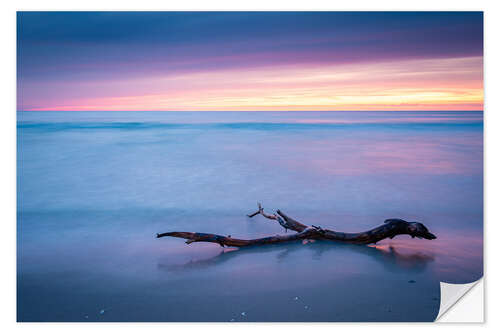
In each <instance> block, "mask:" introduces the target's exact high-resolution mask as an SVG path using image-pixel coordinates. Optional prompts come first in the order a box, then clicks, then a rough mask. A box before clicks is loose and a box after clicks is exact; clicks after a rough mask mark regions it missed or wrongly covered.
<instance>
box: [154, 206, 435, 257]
mask: <svg viewBox="0 0 500 333" xmlns="http://www.w3.org/2000/svg"><path fill="white" fill-rule="evenodd" d="M256 215H262V216H264V217H265V218H267V219H270V220H276V221H278V223H279V224H280V225H281V226H282V227H283V228H285V231H286V230H287V229H290V230H293V231H296V232H297V233H296V234H290V235H276V236H271V237H265V238H257V239H238V238H232V237H231V236H221V235H216V234H205V233H197V232H175V231H174V232H166V233H162V234H156V237H157V238H160V237H166V236H168V237H177V238H184V239H187V240H186V244H191V243H194V242H211V243H217V244H219V245H220V246H222V247H224V246H237V247H244V246H252V245H264V244H277V243H283V242H291V241H297V240H303V239H318V240H330V241H337V242H345V243H351V244H371V243H377V242H378V241H381V240H382V239H385V238H394V237H395V236H397V235H410V236H412V237H417V238H425V239H429V240H432V239H435V238H436V236H435V235H433V234H432V233H430V232H429V230H428V229H427V228H426V227H425V226H424V225H423V224H422V223H420V222H407V221H405V220H401V219H388V220H385V222H384V224H383V225H381V226H379V227H376V228H373V229H370V230H368V231H364V232H359V233H345V232H338V231H333V230H328V229H323V228H321V227H318V226H314V225H312V226H311V227H309V226H307V225H305V224H302V223H300V222H298V221H296V220H294V219H292V218H291V217H289V216H287V215H285V214H284V213H283V212H281V211H280V210H278V211H277V212H276V214H267V213H265V212H264V208H262V205H261V204H260V203H259V204H258V210H257V211H256V212H255V213H252V214H249V215H247V216H248V217H250V218H251V217H254V216H256Z"/></svg>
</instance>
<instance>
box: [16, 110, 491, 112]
mask: <svg viewBox="0 0 500 333" xmlns="http://www.w3.org/2000/svg"><path fill="white" fill-rule="evenodd" d="M16 112H484V109H482V110H17V111H16Z"/></svg>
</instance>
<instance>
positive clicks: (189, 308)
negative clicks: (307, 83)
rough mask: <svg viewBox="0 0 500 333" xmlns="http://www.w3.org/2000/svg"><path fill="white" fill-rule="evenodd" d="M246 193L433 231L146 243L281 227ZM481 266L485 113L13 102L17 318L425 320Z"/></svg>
mask: <svg viewBox="0 0 500 333" xmlns="http://www.w3.org/2000/svg"><path fill="white" fill-rule="evenodd" d="M257 203H261V204H262V206H263V207H264V209H265V211H267V212H268V213H273V212H275V211H276V210H277V209H280V210H282V211H283V212H285V213H286V214H287V215H289V216H291V217H293V218H295V219H296V220H298V221H300V222H302V223H304V224H307V225H316V226H321V227H322V228H328V229H331V230H336V231H343V232H358V231H364V230H368V229H371V228H373V227H376V226H378V225H381V224H382V223H383V221H384V220H385V219H388V218H401V219H405V220H407V221H419V222H421V223H423V224H424V225H425V226H427V228H428V229H429V230H430V231H431V232H432V233H433V234H435V235H436V236H437V239H436V240H425V239H418V238H411V237H410V236H408V235H400V236H397V237H395V238H394V239H386V240H383V241H381V242H379V243H377V244H376V245H371V246H361V245H349V244H339V243H335V242H329V241H315V242H312V241H304V242H300V241H299V242H294V243H290V244H280V245H268V246H260V247H253V248H243V249H238V248H222V247H221V246H219V245H218V244H213V243H192V244H186V243H185V242H184V240H183V239H178V238H169V237H164V238H156V234H157V233H163V232H168V231H190V232H205V233H216V234H220V235H225V236H227V235H231V236H232V237H235V238H243V239H251V238H258V237H266V236H272V235H277V234H285V230H284V229H283V228H282V227H281V226H280V225H279V224H278V223H276V222H275V221H271V220H268V219H265V218H264V217H262V216H256V217H253V218H249V217H247V214H249V213H253V212H254V211H256V210H257ZM290 232H293V231H290V230H288V233H290ZM482 275H483V113H482V112H451V111H433V112H428V111H415V112H394V111H393V112H382V111H381V112H362V111H360V112H313V111H310V112H184V111H183V112H170V111H169V112H146V111H137V112H116V111H109V112H105V111H102V112H99V111H96V112H74V111H60V112H42V111H40V112H30V111H19V112H17V320H18V321H23V322H25V321H26V322H31V321H36V322H39V321H42V322H46V321H48V322H61V321H62V322H68V321H69V322H87V321H88V322H100V321H111V322H116V321H127V322H143V321H148V322H149V321H152V322H162V321H175V322H185V321H189V322H191V321H192V322H211V321H220V322H255V321H271V322H276V321H277V322H290V321H299V322H331V321H364V322H380V321H383V322H387V321H433V320H434V319H435V318H436V316H437V314H438V312H439V304H440V288H439V282H447V283H469V282H473V281H476V280H477V279H479V278H481V277H482Z"/></svg>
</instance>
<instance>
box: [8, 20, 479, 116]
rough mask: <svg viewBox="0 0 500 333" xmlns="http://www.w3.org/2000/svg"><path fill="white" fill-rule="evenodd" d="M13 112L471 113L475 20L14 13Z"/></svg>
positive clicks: (475, 89)
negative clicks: (15, 53) (416, 111)
mask: <svg viewBox="0 0 500 333" xmlns="http://www.w3.org/2000/svg"><path fill="white" fill-rule="evenodd" d="M17 108H18V110H39V111H43V110H60V111H63V110H67V111H87V110H88V111H97V110H102V111H108V110H123V111H128V110H152V111H155V110H172V111H175V110H178V111H184V110H185V111H205V110H207V111H208V110H211V111H226V110H234V111H239V110H241V111H252V110H255V111H267V110H269V111H281V110H283V111H288V110H290V111H308V110H311V111H315V110H332V111H335V110H345V111H349V110H366V111H372V110H388V111H397V110H482V109H483V14H482V13H481V12H18V14H17Z"/></svg>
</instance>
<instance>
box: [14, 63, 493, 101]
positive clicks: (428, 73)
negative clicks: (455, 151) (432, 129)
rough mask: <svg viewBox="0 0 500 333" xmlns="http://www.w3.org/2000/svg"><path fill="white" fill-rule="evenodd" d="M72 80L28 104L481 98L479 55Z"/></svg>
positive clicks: (54, 85)
mask: <svg viewBox="0 0 500 333" xmlns="http://www.w3.org/2000/svg"><path fill="white" fill-rule="evenodd" d="M69 85H70V86H69V88H66V89H67V90H68V91H69V92H70V93H72V94H69V95H70V96H71V95H74V96H76V97H68V98H64V97H62V98H61V100H59V99H58V100H57V101H54V100H47V101H40V104H42V105H39V106H33V107H26V109H25V110H32V111H43V110H54V111H58V110H72V111H92V110H100V111H118V110H120V111H132V110H150V111H160V110H174V111H232V110H235V111H239V110H241V111H316V110H318V111H321V110H330V111H336V110H344V111H351V110H365V111H371V110H385V111H392V110H394V111H396V110H401V111H403V110H483V98H484V97H483V58H482V57H467V58H437V59H425V60H399V61H392V62H383V63H362V64H327V65H325V64H322V65H318V64H309V65H300V66H299V65H287V66H276V67H272V66H263V67H257V68H245V69H241V68H236V69H218V70H212V71H203V72H194V73H175V74H170V75H163V76H155V77H150V76H143V77H137V78H128V79H123V80H110V81H97V82H91V81H87V82H76V83H73V85H71V83H69ZM58 87H61V83H60V82H46V83H44V87H43V89H46V90H47V92H48V93H50V94H47V95H54V91H57V89H58ZM26 89H29V88H26ZM32 89H35V87H33V88H32ZM75 92H78V94H77V93H75ZM19 105H20V106H21V107H22V106H23V103H22V100H20V101H19Z"/></svg>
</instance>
